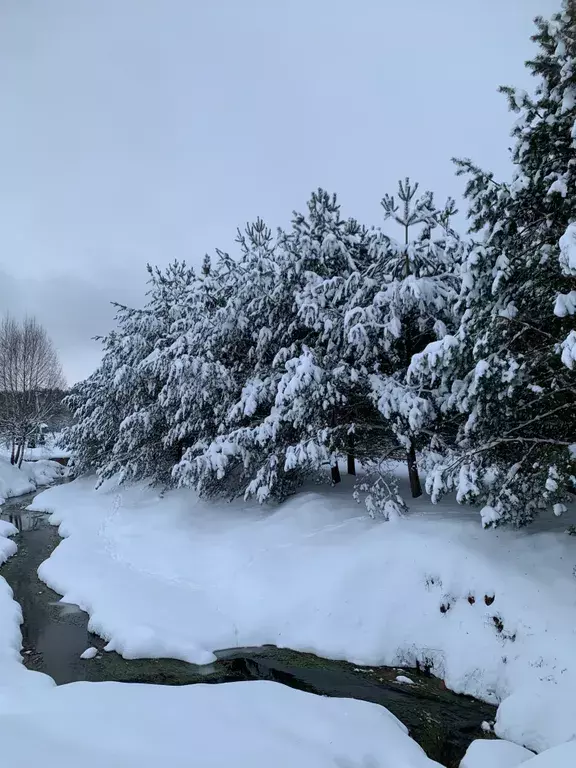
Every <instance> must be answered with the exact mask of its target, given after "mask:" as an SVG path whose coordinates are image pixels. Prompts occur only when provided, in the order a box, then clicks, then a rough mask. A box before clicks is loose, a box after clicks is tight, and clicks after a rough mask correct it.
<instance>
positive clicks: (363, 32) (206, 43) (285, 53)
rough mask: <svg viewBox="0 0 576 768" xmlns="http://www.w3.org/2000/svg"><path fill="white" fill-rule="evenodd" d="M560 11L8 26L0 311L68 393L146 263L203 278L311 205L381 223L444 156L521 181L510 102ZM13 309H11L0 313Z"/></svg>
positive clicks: (77, 8) (212, 16)
mask: <svg viewBox="0 0 576 768" xmlns="http://www.w3.org/2000/svg"><path fill="white" fill-rule="evenodd" d="M558 7H559V1H558V0H483V1H482V2H476V3H472V2H463V0H438V2H430V0H405V1H404V2H397V0H355V1H354V2H352V0H292V2H289V3H288V2H285V3H279V2H276V3H275V2H270V0H241V1H240V0H210V2H190V0H123V2H121V3H113V2H108V3H105V2H104V3H103V2H100V3H94V2H93V3H86V2H78V1H77V0H59V2H57V3H46V2H43V0H27V1H26V2H10V1H9V2H4V3H2V4H1V6H0V93H2V121H1V122H0V270H2V271H3V273H4V274H3V275H2V276H0V277H1V278H2V285H1V286H0V300H1V301H2V302H3V303H4V304H5V305H8V306H9V307H10V308H11V309H12V310H13V311H24V310H30V309H33V310H34V311H36V314H38V316H39V317H40V318H41V319H43V321H44V322H45V323H46V324H47V326H48V329H49V331H50V332H51V333H52V334H53V336H54V337H55V338H56V340H57V343H58V344H59V345H60V347H61V349H62V355H63V358H64V360H65V364H66V368H67V373H68V377H69V378H70V379H74V378H76V377H78V376H83V375H86V374H87V373H89V371H90V369H91V368H92V367H93V366H94V364H95V363H96V361H97V359H98V351H97V348H96V345H94V344H93V343H92V342H90V337H91V336H93V335H94V334H96V333H101V332H102V331H105V330H107V329H108V327H109V325H110V322H111V319H112V311H111V309H110V307H109V305H108V302H109V301H110V300H112V299H119V300H121V301H122V300H126V301H130V300H134V301H140V300H141V298H142V296H143V293H144V290H145V279H146V273H145V271H144V264H145V263H146V261H151V262H153V263H159V264H165V263H167V262H168V261H170V260H172V259H174V258H186V259H188V260H189V261H191V262H192V263H198V262H199V260H200V259H201V258H202V256H203V254H204V253H205V252H206V251H211V250H212V249H213V248H214V247H215V246H219V247H222V248H227V247H230V246H231V244H232V242H233V239H234V234H235V229H236V227H237V226H238V225H242V224H243V222H245V221H246V220H247V219H253V218H254V217H255V216H257V215H261V216H263V217H264V218H265V219H266V220H267V221H268V222H269V223H270V224H271V225H273V226H275V225H277V224H284V223H286V222H287V221H288V219H289V216H290V212H291V210H292V209H293V208H302V207H303V206H304V204H305V201H306V199H307V196H308V194H309V192H310V190H312V189H314V188H316V187H317V186H320V185H321V186H324V187H325V188H327V189H329V190H330V191H333V190H334V191H337V192H338V193H339V194H340V196H341V202H342V204H343V208H344V210H345V212H346V213H349V214H351V215H356V216H358V218H361V219H363V220H365V221H367V222H369V223H377V222H378V220H379V218H380V211H379V205H378V201H379V200H380V198H381V196H382V194H383V193H384V192H385V191H388V190H390V189H393V188H394V185H395V182H396V179H397V178H399V177H402V176H405V175H406V174H410V175H412V176H413V177H416V178H419V179H420V180H421V182H422V185H423V186H425V187H431V188H433V189H435V190H437V192H438V195H439V197H445V196H446V195H448V194H456V195H457V194H458V193H459V191H460V189H461V185H460V183H459V182H457V181H456V180H455V179H454V177H453V169H452V166H451V164H450V157H451V156H452V155H468V156H471V157H473V158H474V159H476V160H477V161H478V162H479V163H480V164H483V165H486V166H487V167H490V168H491V169H493V170H494V171H495V172H496V173H497V174H501V175H505V174H506V173H507V172H508V162H509V161H508V154H507V150H506V147H507V145H508V143H509V142H508V139H507V137H508V134H509V129H510V126H511V122H512V117H511V116H510V115H509V113H508V112H507V108H506V104H505V100H504V99H503V98H502V97H501V96H499V95H498V94H497V93H496V89H497V86H498V84H500V83H502V82H503V83H511V84H515V85H516V84H517V85H521V86H524V87H527V88H528V87H529V86H530V79H529V77H528V75H527V73H526V72H525V70H524V69H523V60H524V59H525V58H527V57H528V56H529V55H530V53H531V45H530V42H529V36H530V34H531V32H532V23H531V19H532V17H533V16H534V15H535V14H536V13H541V14H544V15H550V14H551V13H552V12H554V11H555V10H557V8H558ZM2 310H3V307H2V306H0V312H1V311H2Z"/></svg>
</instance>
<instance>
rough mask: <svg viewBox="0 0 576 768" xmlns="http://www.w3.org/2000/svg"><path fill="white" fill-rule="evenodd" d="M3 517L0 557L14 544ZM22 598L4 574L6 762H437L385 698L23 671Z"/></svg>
mask: <svg viewBox="0 0 576 768" xmlns="http://www.w3.org/2000/svg"><path fill="white" fill-rule="evenodd" d="M14 533H16V529H15V528H14V527H13V526H12V525H10V524H9V523H7V522H5V521H0V565H1V564H2V563H3V562H4V560H5V559H6V558H7V557H9V556H10V555H12V554H14V552H15V551H16V546H15V544H14V543H13V542H12V541H11V540H10V539H9V538H8V537H9V536H11V535H12V534H14ZM21 618H22V614H21V611H20V607H19V606H18V605H17V604H16V603H15V602H14V600H13V599H12V592H11V590H10V588H9V587H8V585H7V583H6V581H5V580H4V579H3V578H2V577H1V576H0V764H1V765H2V766H3V768H29V766H33V765H47V766H54V768H76V766H77V765H83V766H85V768H101V766H103V765H105V766H108V768H157V766H158V765H160V764H166V765H170V767H171V768H178V766H182V768H184V766H199V767H200V766H201V767H202V768H210V766H212V768H230V766H239V768H268V767H269V766H270V765H274V766H279V767H281V766H285V768H293V766H295V765H298V766H302V768H322V767H323V766H325V768H334V767H335V766H336V767H337V766H340V768H353V766H357V767H358V768H372V767H373V766H374V768H375V767H376V766H377V767H378V768H398V766H403V768H433V767H434V766H438V764H437V763H435V762H433V761H432V760H429V759H428V758H427V757H426V755H425V754H424V752H423V750H422V749H421V748H420V747H419V746H418V745H417V744H416V742H415V741H413V740H412V739H411V738H410V737H409V736H408V734H407V729H406V728H405V727H404V726H403V725H402V724H401V723H400V722H399V721H398V720H397V719H396V718H395V717H394V716H393V715H392V714H391V713H390V712H388V711H387V710H386V709H385V708H384V707H380V706H378V705H376V704H370V703H367V702H362V701H356V700H352V699H331V698H325V697H321V696H314V695H312V694H308V693H304V692H302V691H296V690H293V689H291V688H288V687H285V686H282V685H280V684H278V683H271V682H249V683H228V684H223V685H191V686H182V687H178V686H156V685H136V684H121V683H73V684H70V685H63V686H60V687H56V686H55V685H54V682H53V681H52V680H51V678H49V677H47V676H45V675H42V674H40V673H37V672H31V671H28V670H26V669H25V668H24V666H23V664H22V663H21V658H20V654H19V650H20V645H21V636H20V631H19V624H20V621H21Z"/></svg>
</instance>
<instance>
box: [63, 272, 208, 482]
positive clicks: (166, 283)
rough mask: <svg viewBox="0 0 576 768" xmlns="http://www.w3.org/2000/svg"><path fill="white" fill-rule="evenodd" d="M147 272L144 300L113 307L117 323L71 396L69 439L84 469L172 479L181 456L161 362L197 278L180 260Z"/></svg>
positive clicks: (124, 476)
mask: <svg viewBox="0 0 576 768" xmlns="http://www.w3.org/2000/svg"><path fill="white" fill-rule="evenodd" d="M148 271H149V276H150V277H149V284H150V289H149V291H148V296H149V300H148V302H147V305H146V306H145V307H144V308H143V309H133V308H129V307H125V306H122V305H116V306H117V310H118V312H117V317H116V320H117V326H118V327H117V329H116V330H114V331H113V332H112V333H110V334H109V335H108V336H107V337H105V338H104V339H103V347H104V355H103V359H102V363H101V364H100V366H99V367H98V369H97V370H96V371H95V372H94V373H93V374H92V376H90V377H89V378H88V379H86V381H84V382H82V383H81V384H80V385H78V387H77V388H76V389H75V390H74V391H73V393H72V395H71V397H70V399H69V405H70V407H71V408H72V409H73V410H74V412H75V424H74V425H73V426H72V428H71V429H70V430H69V433H68V436H67V441H68V442H69V443H70V445H71V447H72V448H73V449H74V451H75V454H76V455H77V456H78V457H79V458H78V463H79V467H80V469H81V471H87V470H91V471H94V470H95V471H96V472H97V474H98V475H99V476H100V478H101V479H104V478H106V477H111V476H112V475H115V474H117V473H118V474H119V477H120V479H121V480H128V479H130V480H133V479H138V478H142V477H149V478H151V479H153V480H157V481H160V482H168V481H169V478H170V473H171V470H172V466H173V464H174V463H175V460H176V458H179V452H178V450H177V449H176V450H175V451H170V450H166V447H165V445H164V437H165V435H166V433H167V431H168V425H167V422H166V411H165V409H164V408H163V407H162V405H161V403H160V401H159V399H158V397H159V394H160V391H161V389H162V386H163V382H162V380H160V379H159V378H158V375H157V374H158V369H157V368H156V362H157V358H158V355H159V352H160V350H161V349H162V347H163V345H164V344H165V343H166V341H167V339H168V338H169V331H170V327H171V326H172V324H173V322H174V321H175V320H176V319H178V315H179V313H180V312H181V310H182V307H183V306H185V304H186V301H187V294H188V292H189V290H190V288H191V286H192V285H193V284H194V281H195V276H194V272H193V270H192V269H190V268H188V267H186V265H185V264H183V263H179V262H174V263H173V264H171V265H169V266H168V267H167V268H166V270H164V271H161V270H159V269H153V268H152V267H149V268H148Z"/></svg>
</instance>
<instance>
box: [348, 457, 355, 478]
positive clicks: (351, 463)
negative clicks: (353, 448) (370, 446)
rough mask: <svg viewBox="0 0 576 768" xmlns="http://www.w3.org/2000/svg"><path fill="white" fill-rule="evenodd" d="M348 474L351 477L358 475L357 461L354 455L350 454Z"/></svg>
mask: <svg viewBox="0 0 576 768" xmlns="http://www.w3.org/2000/svg"><path fill="white" fill-rule="evenodd" d="M348 474H349V475H355V474H356V459H355V458H354V454H353V453H349V454H348Z"/></svg>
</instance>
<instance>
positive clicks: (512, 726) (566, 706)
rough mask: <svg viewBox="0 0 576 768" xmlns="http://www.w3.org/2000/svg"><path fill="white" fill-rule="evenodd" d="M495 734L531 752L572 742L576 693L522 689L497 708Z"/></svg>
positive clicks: (545, 687) (567, 688)
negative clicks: (521, 745)
mask: <svg viewBox="0 0 576 768" xmlns="http://www.w3.org/2000/svg"><path fill="white" fill-rule="evenodd" d="M494 730H495V732H496V734H497V735H498V736H499V737H500V738H503V739H510V740H511V741H515V742H516V743H518V744H523V745H524V746H525V747H528V749H532V750H534V752H543V751H544V750H547V749H550V748H551V747H555V746H557V745H559V744H562V743H564V742H566V741H570V740H574V739H576V690H575V689H574V687H573V686H572V685H566V684H562V685H552V684H549V683H541V684H539V685H530V686H525V687H522V688H520V689H518V690H517V691H516V692H515V693H513V694H512V695H511V696H509V697H508V698H507V699H504V701H503V702H502V703H501V704H500V707H499V708H498V715H497V717H496V726H495V729H494ZM574 765H575V766H576V761H575V762H574Z"/></svg>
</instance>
